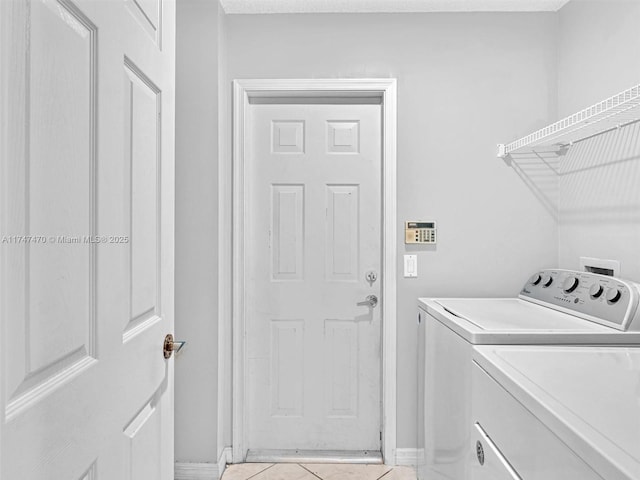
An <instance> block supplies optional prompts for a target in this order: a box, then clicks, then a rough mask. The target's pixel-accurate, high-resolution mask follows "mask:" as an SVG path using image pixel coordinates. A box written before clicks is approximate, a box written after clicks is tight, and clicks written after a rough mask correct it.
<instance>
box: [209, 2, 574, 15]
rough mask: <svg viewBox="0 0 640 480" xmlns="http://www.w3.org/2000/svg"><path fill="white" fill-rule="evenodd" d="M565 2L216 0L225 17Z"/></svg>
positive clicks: (542, 6)
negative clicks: (234, 15) (256, 14)
mask: <svg viewBox="0 0 640 480" xmlns="http://www.w3.org/2000/svg"><path fill="white" fill-rule="evenodd" d="M568 2H569V0H220V3H221V4H222V7H223V8H224V10H225V12H226V13H229V14H251V13H367V12H385V13H401V12H556V11H558V10H559V9H560V8H562V6H563V5H565V4H566V3H568Z"/></svg>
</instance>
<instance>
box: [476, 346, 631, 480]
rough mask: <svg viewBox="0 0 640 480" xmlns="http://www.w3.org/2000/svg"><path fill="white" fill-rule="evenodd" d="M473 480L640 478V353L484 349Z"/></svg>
mask: <svg viewBox="0 0 640 480" xmlns="http://www.w3.org/2000/svg"><path fill="white" fill-rule="evenodd" d="M472 383H473V386H472V402H471V403H472V409H471V410H472V424H471V444H470V445H469V453H470V457H471V467H470V479H471V480H502V479H504V480H638V479H640V347H634V348H627V347H583V346H566V347H565V346H520V345H519V346H508V345H498V346H490V345H485V346H478V347H475V349H474V354H473V372H472Z"/></svg>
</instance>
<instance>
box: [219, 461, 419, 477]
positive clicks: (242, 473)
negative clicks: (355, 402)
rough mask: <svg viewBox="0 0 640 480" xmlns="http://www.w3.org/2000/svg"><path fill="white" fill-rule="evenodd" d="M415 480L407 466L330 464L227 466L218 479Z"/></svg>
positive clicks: (412, 472) (411, 470)
mask: <svg viewBox="0 0 640 480" xmlns="http://www.w3.org/2000/svg"><path fill="white" fill-rule="evenodd" d="M248 479H251V480H415V479H416V474H415V471H414V469H413V468H411V467H388V466H386V465H352V464H330V463H241V464H237V465H228V466H227V468H226V469H225V471H224V474H223V475H222V480H248Z"/></svg>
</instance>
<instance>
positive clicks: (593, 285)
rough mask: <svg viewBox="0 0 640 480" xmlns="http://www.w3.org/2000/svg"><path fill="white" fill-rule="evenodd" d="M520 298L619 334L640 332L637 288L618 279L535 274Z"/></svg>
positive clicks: (556, 272) (564, 273) (560, 272)
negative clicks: (600, 325)
mask: <svg viewBox="0 0 640 480" xmlns="http://www.w3.org/2000/svg"><path fill="white" fill-rule="evenodd" d="M519 297H520V298H521V299H523V300H528V301H531V302H534V303H538V304H541V305H545V306H548V307H551V308H554V309H556V310H560V311H563V312H566V313H571V314H572V315H576V316H578V317H581V318H584V319H585V320H590V321H593V322H597V323H600V324H602V325H607V326H610V327H613V328H617V329H618V330H628V329H629V328H630V327H631V325H632V323H633V324H634V326H633V330H640V326H639V325H637V324H638V323H640V320H638V321H635V322H634V319H635V317H636V316H637V313H638V312H637V311H638V285H637V284H635V283H633V282H629V281H626V280H621V279H619V278H615V277H608V276H605V275H598V274H596V273H590V272H577V271H573V270H541V271H539V272H536V273H535V274H533V275H532V276H531V277H530V278H529V280H528V281H527V283H526V284H525V285H524V287H523V288H522V290H521V291H520V295H519Z"/></svg>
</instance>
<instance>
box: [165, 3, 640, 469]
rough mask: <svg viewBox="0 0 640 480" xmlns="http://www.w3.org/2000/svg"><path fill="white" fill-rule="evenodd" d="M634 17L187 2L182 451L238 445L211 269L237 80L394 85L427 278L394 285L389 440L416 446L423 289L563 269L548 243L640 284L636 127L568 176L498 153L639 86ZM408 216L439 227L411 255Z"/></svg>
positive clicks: (401, 198) (568, 261)
mask: <svg viewBox="0 0 640 480" xmlns="http://www.w3.org/2000/svg"><path fill="white" fill-rule="evenodd" d="M638 24H640V4H639V3H638V2H637V1H635V0H633V1H632V0H630V1H624V0H600V1H588V0H584V1H583V0H572V2H570V3H569V4H568V5H567V6H566V7H564V8H563V9H562V10H561V11H560V13H558V14H414V15H407V14H398V15H392V14H380V15H317V14H315V15H314V14H310V15H296V16H288V15H265V16H245V15H242V16H240V15H231V16H226V18H225V15H224V14H223V13H222V12H221V11H220V10H219V7H218V5H217V2H215V1H211V0H180V2H178V45H177V55H178V58H177V66H178V75H177V76H178V78H177V87H178V88H177V138H176V160H177V171H176V189H177V192H176V193H177V195H176V197H177V199H176V200H177V206H176V208H177V212H176V216H177V218H176V226H177V232H176V246H177V252H176V333H177V335H178V336H179V337H182V338H185V339H187V340H189V342H190V343H189V346H188V348H187V350H185V352H184V354H182V355H181V356H180V357H179V358H178V359H177V360H176V459H177V460H178V461H194V462H215V461H216V460H217V459H218V458H219V455H220V452H221V451H222V448H223V447H224V446H226V445H230V444H231V390H230V367H231V365H230V355H231V340H230V335H231V328H230V323H229V322H230V311H229V305H228V302H227V303H225V302H220V301H219V298H218V296H219V295H220V293H218V291H219V290H220V292H224V291H225V282H228V279H224V278H223V279H220V280H219V279H218V272H217V271H216V270H217V267H218V266H219V265H222V264H224V263H226V264H227V265H228V262H230V257H229V255H228V251H229V245H230V241H231V237H230V232H229V230H228V228H227V227H226V226H228V225H229V221H230V220H229V216H228V215H229V212H230V194H231V190H230V178H231V177H230V175H231V174H230V170H229V158H230V136H231V131H230V119H231V113H230V93H231V80H232V79H234V78H259V77H267V78H277V77H280V78H282V77H301V78H305V77H397V78H398V82H399V84H398V86H399V108H398V122H399V124H398V135H399V137H398V187H399V189H398V226H397V228H398V241H399V248H398V260H399V264H400V265H401V264H402V262H401V261H400V260H401V256H402V254H403V253H405V252H412V253H413V252H416V253H417V254H418V255H419V261H420V277H419V278H418V279H403V278H400V280H399V283H398V292H399V298H398V300H399V306H398V319H397V320H398V344H399V358H398V370H399V378H398V382H399V383H398V422H399V425H398V446H399V447H400V448H402V447H413V446H415V435H416V431H415V411H416V405H415V397H416V393H415V387H414V385H415V383H414V378H415V357H416V352H415V322H414V318H415V315H414V312H415V298H416V297H418V296H454V295H460V296H484V295H489V296H497V295H500V296H501V295H513V294H515V293H516V291H517V289H518V287H519V285H520V284H521V282H522V281H523V280H524V279H525V278H526V277H527V275H528V274H529V273H530V272H531V271H533V270H535V269H537V268H539V267H544V266H555V265H556V264H557V263H558V257H557V252H558V247H559V251H560V265H561V266H564V267H577V258H578V257H579V256H580V255H587V256H603V257H605V258H611V257H615V258H619V259H620V260H622V269H623V274H624V273H625V272H627V273H628V274H629V275H628V276H632V277H633V278H635V279H636V280H640V255H638V254H637V253H636V251H637V248H636V246H637V245H638V244H640V242H639V240H640V237H639V235H640V234H639V232H638V225H639V224H640V221H639V220H640V218H638V216H639V215H640V213H639V212H640V200H639V199H638V193H635V192H636V191H639V190H640V189H638V188H637V187H636V185H638V184H639V183H640V181H639V180H640V178H638V177H639V169H638V166H637V164H638V154H637V153H635V150H634V148H636V149H637V146H638V144H639V142H638V140H637V139H638V138H640V137H639V136H635V137H633V135H636V133H637V134H638V135H640V133H638V131H637V129H629V130H627V132H631V133H627V135H629V137H627V138H625V137H611V136H609V137H602V138H601V139H600V140H598V142H600V143H597V142H596V141H593V142H591V143H589V142H585V143H584V144H581V145H580V146H578V148H575V147H574V148H573V149H572V150H571V152H570V154H569V156H568V157H565V158H563V159H562V162H557V163H554V164H552V165H551V166H552V167H554V168H555V169H560V171H561V173H562V175H558V172H557V171H556V170H554V168H550V167H549V166H547V165H546V164H544V162H540V161H539V159H535V158H526V157H525V158H519V159H516V161H515V162H514V165H513V167H512V168H509V167H507V166H506V165H505V164H504V163H503V162H502V161H500V160H498V159H496V158H495V144H496V143H502V142H509V141H511V140H513V139H515V138H518V137H519V136H522V135H524V134H527V133H530V131H532V130H533V129H535V128H538V127H542V126H544V125H545V124H547V123H548V122H550V121H553V120H556V119H557V118H558V116H561V115H567V114H569V113H572V112H573V111H575V110H577V109H579V108H581V107H584V106H587V105H590V104H591V103H594V102H596V101H598V100H600V99H602V98H604V97H606V96H608V95H611V94H613V93H616V92H618V91H620V90H622V89H624V88H627V87H629V86H631V85H633V84H635V83H638V79H639V78H640V63H638V62H636V61H633V60H632V59H633V58H640V56H639V55H638V54H639V53H640V33H639V31H638V29H637V28H636V26H637V25H638ZM216 109H217V110H218V111H217V112H216ZM634 132H636V133H634ZM634 138H635V140H634ZM218 140H220V141H218ZM633 146H635V147H634V148H632V147H633ZM218 158H220V159H221V161H220V162H218ZM585 159H586V160H585ZM585 162H586V164H587V166H592V167H594V168H590V169H588V170H584V171H580V169H581V168H583V167H584V165H585ZM598 162H600V164H599V163H598ZM602 163H604V165H602ZM563 169H564V170H563ZM574 170H575V171H574ZM589 172H592V173H589ZM589 175H590V176H589ZM219 176H220V178H221V179H222V180H223V181H222V182H221V183H220V187H221V188H220V189H219V190H218V177H219ZM558 187H559V188H560V190H559V193H558ZM594 192H595V193H594ZM594 199H595V203H596V204H600V205H599V206H598V205H594ZM603 204H604V207H602V205H603ZM218 207H220V210H218ZM218 212H219V213H220V216H218ZM558 216H559V220H558ZM413 219H434V220H437V221H438V227H439V242H438V246H437V248H431V249H430V248H421V247H417V248H407V247H405V246H404V244H403V243H402V240H403V237H402V230H401V229H402V225H401V224H402V222H403V221H405V220H413ZM218 222H219V223H218ZM593 222H596V224H597V225H598V226H599V227H602V228H603V229H601V230H599V231H596V230H593V229H592V228H590V227H591V226H592V224H593ZM219 224H220V225H222V228H219V227H218V225H219ZM558 225H559V227H558ZM558 231H559V234H558ZM594 232H597V233H594ZM611 244H612V245H613V248H610V245H611ZM634 249H635V250H636V251H634ZM399 273H401V272H399ZM218 319H221V321H220V322H218ZM216 344H217V345H218V352H216V351H215V348H213V347H214V346H215V345H216ZM218 372H219V373H218ZM218 393H220V401H218Z"/></svg>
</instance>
